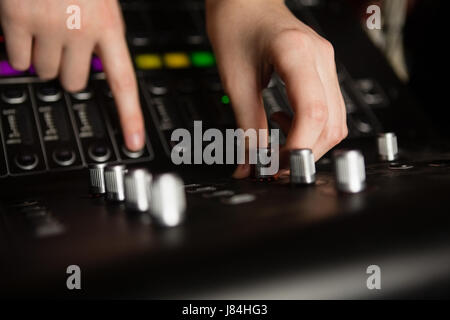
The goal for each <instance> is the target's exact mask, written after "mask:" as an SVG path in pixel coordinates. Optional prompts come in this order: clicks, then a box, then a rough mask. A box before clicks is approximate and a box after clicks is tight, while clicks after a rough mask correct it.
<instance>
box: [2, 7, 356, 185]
mask: <svg viewBox="0 0 450 320" xmlns="http://www.w3.org/2000/svg"><path fill="white" fill-rule="evenodd" d="M73 4H76V5H78V6H80V8H81V12H82V27H81V29H80V30H69V29H68V28H66V27H65V26H66V19H67V14H66V8H67V7H68V6H69V5H73ZM206 12H207V29H208V30H207V31H208V35H209V37H210V40H211V43H212V45H213V48H214V51H215V53H216V57H217V63H218V67H219V71H220V75H221V78H222V82H223V84H224V87H225V91H226V92H227V94H229V96H230V98H231V101H232V105H233V108H234V112H235V116H236V121H237V125H238V126H239V127H241V128H243V129H248V128H256V129H259V128H267V119H266V115H265V113H264V110H263V105H262V98H261V91H262V89H263V88H264V87H265V86H266V85H267V82H268V80H269V78H270V75H271V74H272V72H273V71H276V72H277V73H278V74H279V75H280V76H281V78H282V79H283V81H284V82H285V83H286V87H287V92H288V97H289V100H290V103H291V105H292V108H293V110H294V113H295V115H294V118H293V120H292V121H290V120H289V119H287V118H286V117H284V116H283V115H276V116H275V117H274V120H275V121H277V122H279V123H280V125H281V127H282V128H283V129H284V130H285V131H287V132H288V138H287V143H286V145H285V146H284V148H283V151H286V150H290V149H296V148H310V149H312V150H313V153H314V156H315V158H316V160H317V159H319V158H320V157H322V156H323V155H324V154H325V153H326V152H327V151H328V150H330V149H331V148H332V147H334V146H335V145H336V144H338V143H339V142H340V141H341V140H342V139H344V138H345V137H346V136H347V125H346V112H345V105H344V100H343V98H342V94H341V92H340V88H339V83H338V79H337V74H336V65H335V59H334V50H333V47H332V45H331V44H330V43H329V42H328V41H327V40H325V39H324V38H322V37H320V36H319V35H318V34H317V33H316V32H314V31H313V30H312V29H310V28H309V27H308V26H306V25H305V24H304V23H302V22H301V21H299V20H298V19H296V18H295V17H294V16H293V15H292V13H291V12H290V11H289V10H288V9H287V8H286V7H285V5H284V2H283V0H206ZM0 21H1V23H2V28H3V32H4V35H5V40H6V47H7V51H8V57H9V60H10V63H11V65H12V66H13V67H14V68H15V69H17V70H26V69H28V68H29V66H30V65H31V64H33V65H34V66H35V69H36V72H37V74H38V76H39V77H40V78H42V79H45V80H50V79H54V78H57V77H59V79H60V81H61V84H62V86H63V87H64V88H65V89H66V90H68V91H69V92H76V91H80V90H82V89H83V88H84V87H85V86H86V82H87V79H88V75H89V67H90V58H91V55H92V53H96V54H97V55H99V56H100V58H101V59H102V62H103V64H104V68H105V72H106V76H107V80H108V82H109V85H110V87H111V90H112V92H113V95H114V98H115V100H116V103H117V108H118V110H119V115H120V119H121V125H122V129H123V132H124V136H125V142H126V145H127V147H128V148H129V149H130V150H139V149H140V148H142V147H143V145H144V139H145V133H144V122H143V117H142V113H141V109H140V106H139V99H138V91H137V81H136V77H135V73H134V71H133V67H132V62H131V59H130V55H129V52H128V49H127V46H126V41H125V37H124V24H123V20H122V16H121V13H120V8H119V5H118V2H117V1H116V0H0ZM283 156H284V157H285V152H282V158H283ZM249 174H250V166H249V165H240V166H239V167H238V168H237V169H236V171H235V173H234V177H235V178H244V177H247V176H248V175H249Z"/></svg>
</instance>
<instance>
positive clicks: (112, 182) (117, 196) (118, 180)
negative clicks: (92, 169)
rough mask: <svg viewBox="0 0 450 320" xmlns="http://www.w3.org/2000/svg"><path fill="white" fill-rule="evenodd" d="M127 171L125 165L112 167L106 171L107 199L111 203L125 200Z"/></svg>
mask: <svg viewBox="0 0 450 320" xmlns="http://www.w3.org/2000/svg"><path fill="white" fill-rule="evenodd" d="M126 171H127V169H126V167H125V166H124V165H111V166H108V167H106V169H105V189H106V199H108V200H111V201H123V200H125V185H124V178H125V173H126Z"/></svg>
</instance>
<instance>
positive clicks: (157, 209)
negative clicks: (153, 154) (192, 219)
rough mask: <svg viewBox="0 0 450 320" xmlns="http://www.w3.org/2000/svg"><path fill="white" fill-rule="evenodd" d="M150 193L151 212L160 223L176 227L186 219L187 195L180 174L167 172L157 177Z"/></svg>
mask: <svg viewBox="0 0 450 320" xmlns="http://www.w3.org/2000/svg"><path fill="white" fill-rule="evenodd" d="M150 194H151V199H152V201H151V203H150V213H151V215H152V217H153V218H154V219H155V221H156V222H157V223H158V224H159V225H161V226H164V227H175V226H177V225H179V224H181V223H182V222H183V221H184V219H185V211H186V195H185V191H184V184H183V180H181V178H180V177H179V176H177V175H175V174H171V173H166V174H162V175H160V176H158V177H156V178H155V180H154V182H153V184H152V187H151V190H150Z"/></svg>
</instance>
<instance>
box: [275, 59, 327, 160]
mask: <svg viewBox="0 0 450 320" xmlns="http://www.w3.org/2000/svg"><path fill="white" fill-rule="evenodd" d="M280 52H283V51H280ZM284 52H289V51H284ZM292 53H293V54H292ZM277 54H278V53H277ZM274 64H275V69H276V70H277V72H278V74H279V75H280V77H281V78H282V79H283V81H284V82H285V83H286V91H287V95H288V99H289V101H290V103H291V106H292V108H293V110H294V118H293V121H292V124H291V129H290V132H289V134H288V136H287V139H286V145H285V147H286V148H287V149H300V148H309V149H312V150H313V152H314V153H316V150H315V148H314V147H315V145H316V142H317V141H318V139H319V137H320V135H321V134H322V131H323V129H324V128H325V125H326V122H327V120H328V108H327V100H326V95H325V90H324V87H323V84H322V81H321V79H320V76H319V74H318V72H317V70H316V68H315V66H314V62H313V59H310V58H309V57H307V56H305V55H303V56H301V55H298V52H296V51H295V50H294V51H291V53H290V54H287V55H286V56H284V57H280V55H278V56H276V57H275V59H274Z"/></svg>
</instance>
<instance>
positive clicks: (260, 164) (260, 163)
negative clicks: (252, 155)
mask: <svg viewBox="0 0 450 320" xmlns="http://www.w3.org/2000/svg"><path fill="white" fill-rule="evenodd" d="M271 152H272V151H271V149H270V148H267V147H259V148H258V149H257V151H256V164H255V166H254V172H253V173H254V177H255V178H256V179H270V178H271V177H272V176H271V175H267V174H265V173H264V169H265V168H269V167H270V162H269V163H266V162H267V159H269V160H270V155H271ZM265 163H266V164H265Z"/></svg>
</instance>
